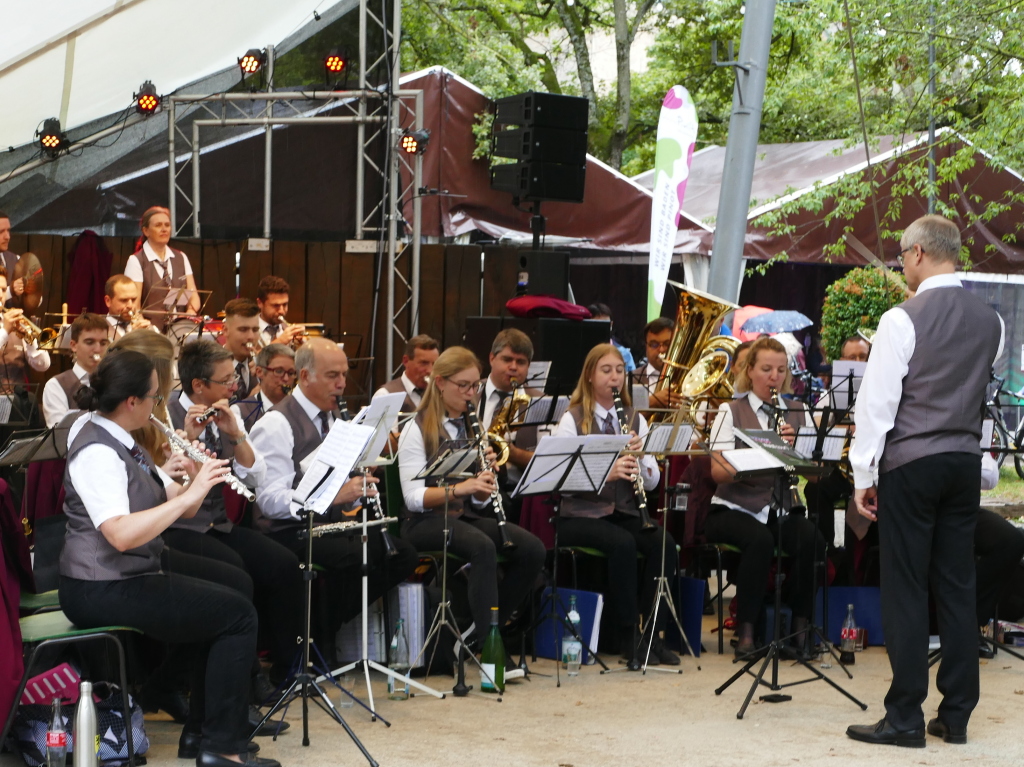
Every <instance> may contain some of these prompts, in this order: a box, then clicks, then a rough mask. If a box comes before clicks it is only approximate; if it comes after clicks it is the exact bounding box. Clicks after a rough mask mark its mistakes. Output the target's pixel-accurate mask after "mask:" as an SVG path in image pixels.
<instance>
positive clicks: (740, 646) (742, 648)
mask: <svg viewBox="0 0 1024 767" xmlns="http://www.w3.org/2000/svg"><path fill="white" fill-rule="evenodd" d="M732 651H733V655H734V656H735V658H736V660H744V659H746V656H747V655H750V654H751V653H753V652H756V651H757V645H756V644H754V643H753V642H746V643H744V642H736V644H734V645H733V647H732Z"/></svg>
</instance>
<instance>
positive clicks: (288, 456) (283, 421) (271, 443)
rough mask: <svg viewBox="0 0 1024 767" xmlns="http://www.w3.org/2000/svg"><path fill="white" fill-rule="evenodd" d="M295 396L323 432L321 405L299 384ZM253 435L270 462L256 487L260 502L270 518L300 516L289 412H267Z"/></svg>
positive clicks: (261, 507)
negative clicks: (294, 494)
mask: <svg viewBox="0 0 1024 767" xmlns="http://www.w3.org/2000/svg"><path fill="white" fill-rule="evenodd" d="M292 396H293V397H294V398H295V401H296V402H297V403H298V404H299V406H300V407H301V408H302V412H304V413H305V414H306V416H307V417H308V418H309V420H310V422H312V424H313V426H314V428H316V430H317V432H319V431H320V408H318V407H317V406H316V405H314V404H313V403H312V402H310V401H309V398H308V397H306V395H305V394H303V392H302V389H301V388H300V387H298V386H296V387H295V389H294V390H292ZM332 420H333V416H332ZM249 439H250V441H251V442H252V446H253V449H254V450H256V451H257V452H258V453H260V454H261V455H262V456H263V460H264V461H265V462H266V466H267V474H266V478H265V479H264V481H263V482H260V484H259V487H257V488H256V503H258V504H259V506H260V511H261V512H262V513H263V516H265V517H268V518H269V519H298V512H299V509H300V508H301V507H300V504H298V503H295V502H294V501H292V482H293V481H294V480H295V465H294V464H293V463H292V450H293V449H294V447H295V432H294V431H292V425H291V423H289V421H288V419H287V418H286V417H285V414H284V413H282V412H280V411H278V410H273V411H271V412H269V413H265V414H264V415H263V417H262V418H261V419H260V420H258V421H257V422H256V424H255V425H254V426H253V427H252V432H251V433H250V435H249ZM303 457H305V456H303Z"/></svg>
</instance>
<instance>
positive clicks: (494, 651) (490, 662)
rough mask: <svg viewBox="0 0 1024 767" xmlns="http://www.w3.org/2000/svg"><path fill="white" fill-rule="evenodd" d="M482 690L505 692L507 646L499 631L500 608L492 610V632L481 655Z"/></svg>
mask: <svg viewBox="0 0 1024 767" xmlns="http://www.w3.org/2000/svg"><path fill="white" fill-rule="evenodd" d="M480 665H481V666H483V669H484V670H483V673H481V674H480V689H481V690H483V691H484V692H505V645H504V644H503V643H502V641H501V632H500V631H499V630H498V608H497V607H492V608H491V630H490V631H488V632H487V639H485V640H484V649H483V651H482V652H481V653H480Z"/></svg>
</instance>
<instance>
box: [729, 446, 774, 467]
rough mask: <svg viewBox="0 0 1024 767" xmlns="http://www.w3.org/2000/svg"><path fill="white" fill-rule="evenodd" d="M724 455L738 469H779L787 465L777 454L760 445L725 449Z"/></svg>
mask: <svg viewBox="0 0 1024 767" xmlns="http://www.w3.org/2000/svg"><path fill="white" fill-rule="evenodd" d="M722 457H723V458H725V460H727V461H728V462H729V463H731V464H732V466H733V468H734V469H736V471H756V470H757V469H778V468H780V467H782V466H785V465H786V464H784V463H783V462H782V461H780V460H779V459H778V458H776V457H775V456H773V455H771V454H770V453H768V452H766V451H764V450H762V449H761V448H759V447H746V448H737V449H734V450H723V451H722Z"/></svg>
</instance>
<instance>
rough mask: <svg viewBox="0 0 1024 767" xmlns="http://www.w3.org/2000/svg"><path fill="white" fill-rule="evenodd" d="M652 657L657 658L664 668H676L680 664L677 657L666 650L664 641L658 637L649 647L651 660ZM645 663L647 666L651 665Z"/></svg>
mask: <svg viewBox="0 0 1024 767" xmlns="http://www.w3.org/2000/svg"><path fill="white" fill-rule="evenodd" d="M654 656H657V658H658V660H659V661H661V662H662V663H664V664H665V665H666V666H678V665H679V662H680V661H679V656H678V655H676V654H675V653H674V652H672V651H671V650H670V649H668V648H667V647H666V646H665V641H664V640H663V639H661V638H660V637H659V638H656V639H655V640H654V642H653V644H652V645H651V657H652V658H653V657H654ZM647 663H648V665H653V664H652V663H651V662H650V661H648V662H647Z"/></svg>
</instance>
